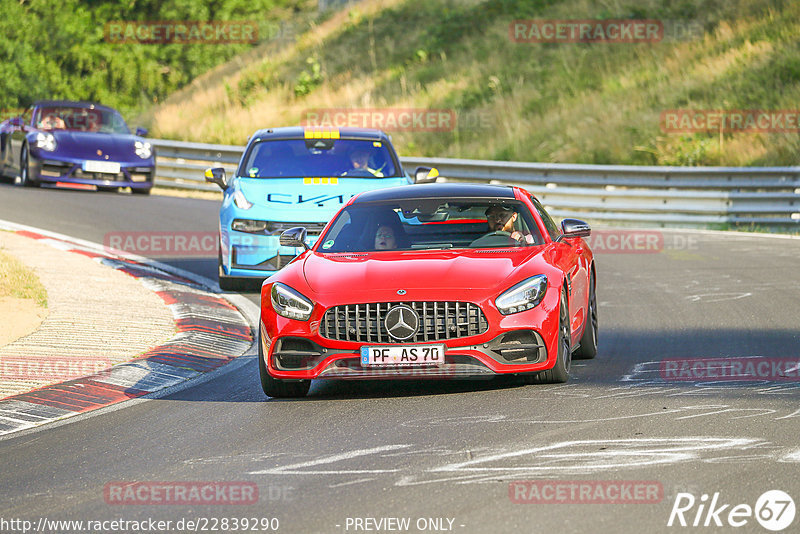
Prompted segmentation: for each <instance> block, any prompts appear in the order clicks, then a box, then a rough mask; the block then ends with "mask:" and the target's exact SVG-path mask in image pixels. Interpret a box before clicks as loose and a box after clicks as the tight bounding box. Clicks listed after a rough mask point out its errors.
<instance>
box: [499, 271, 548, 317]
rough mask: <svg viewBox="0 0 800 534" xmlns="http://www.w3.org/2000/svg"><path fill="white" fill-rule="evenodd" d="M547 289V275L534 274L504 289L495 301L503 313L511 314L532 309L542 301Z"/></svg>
mask: <svg viewBox="0 0 800 534" xmlns="http://www.w3.org/2000/svg"><path fill="white" fill-rule="evenodd" d="M546 290H547V277H546V276H545V275H543V274H539V275H536V276H532V277H530V278H528V279H527V280H523V281H522V282H520V283H519V284H516V285H514V286H512V287H511V288H509V289H508V290H506V291H504V292H503V293H502V294H501V295H500V296H499V297H497V299H496V300H495V301H494V302H495V304H496V305H497V309H498V310H500V313H502V314H503V315H511V314H512V313H518V312H521V311H525V310H530V309H531V308H533V307H535V306H536V305H538V304H539V303H540V302H541V301H542V297H544V292H545V291H546Z"/></svg>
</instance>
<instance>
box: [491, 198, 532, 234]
mask: <svg viewBox="0 0 800 534" xmlns="http://www.w3.org/2000/svg"><path fill="white" fill-rule="evenodd" d="M517 217H519V214H518V213H517V212H516V211H514V209H513V208H512V207H511V206H505V205H502V204H492V205H491V206H489V207H488V208H487V209H486V222H487V223H489V231H490V232H508V233H509V234H511V239H513V240H515V241H518V242H520V243H528V244H533V236H532V235H530V234H527V235H526V234H523V233H522V232H520V231H518V230H516V229H515V228H514V223H516V222H517Z"/></svg>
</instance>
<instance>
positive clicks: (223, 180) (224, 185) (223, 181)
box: [206, 167, 228, 191]
mask: <svg viewBox="0 0 800 534" xmlns="http://www.w3.org/2000/svg"><path fill="white" fill-rule="evenodd" d="M206 182H209V183H212V184H217V185H218V186H219V188H220V189H222V190H223V191H224V190H226V189H228V178H227V177H226V176H225V169H223V168H222V167H214V168H211V169H206Z"/></svg>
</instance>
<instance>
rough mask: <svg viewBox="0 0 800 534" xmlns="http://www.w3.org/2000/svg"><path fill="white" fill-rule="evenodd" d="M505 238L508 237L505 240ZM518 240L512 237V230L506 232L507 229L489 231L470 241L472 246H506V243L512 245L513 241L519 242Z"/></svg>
mask: <svg viewBox="0 0 800 534" xmlns="http://www.w3.org/2000/svg"><path fill="white" fill-rule="evenodd" d="M503 238H506V239H505V240H504V239H503ZM517 242H518V241H517V240H516V239H514V238H513V237H511V233H510V232H506V231H505V230H495V231H493V232H489V233H488V234H484V235H482V236H481V237H479V238H478V239H476V240H474V241H473V242H472V243H470V245H469V246H470V247H482V246H494V247H497V246H504V245H511V244H512V243H517Z"/></svg>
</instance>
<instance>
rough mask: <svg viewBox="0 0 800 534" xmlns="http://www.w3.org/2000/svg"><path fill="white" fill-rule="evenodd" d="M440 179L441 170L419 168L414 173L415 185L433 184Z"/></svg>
mask: <svg viewBox="0 0 800 534" xmlns="http://www.w3.org/2000/svg"><path fill="white" fill-rule="evenodd" d="M438 177H439V170H438V169H436V168H435V167H433V168H432V167H417V170H416V171H414V183H415V184H432V183H433V182H435V181H436V178H438Z"/></svg>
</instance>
